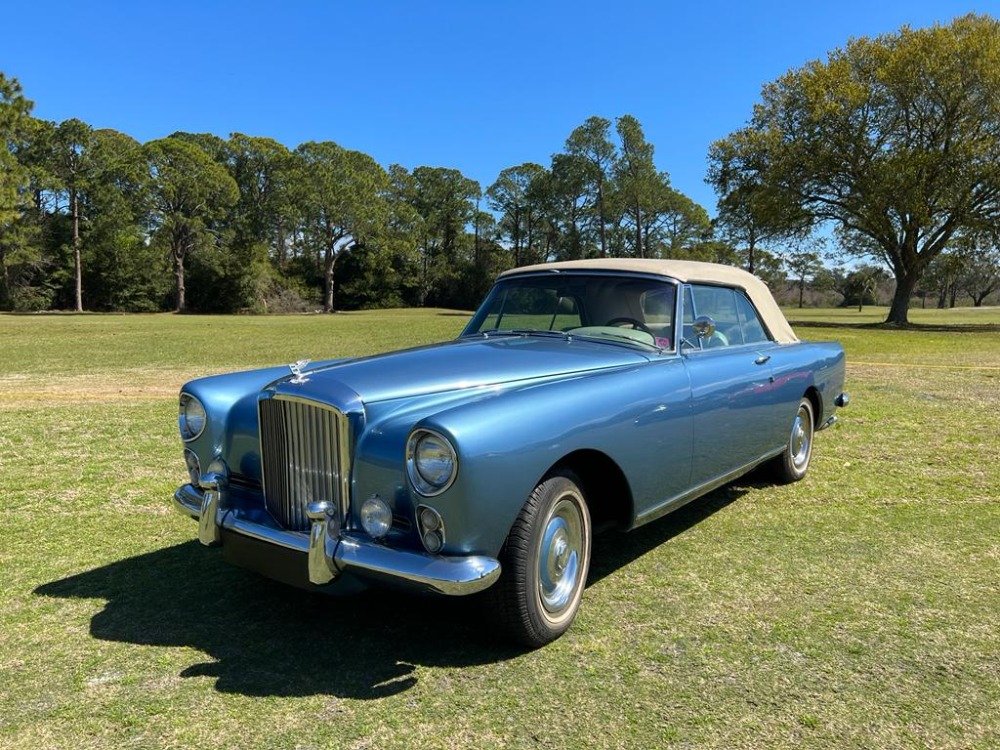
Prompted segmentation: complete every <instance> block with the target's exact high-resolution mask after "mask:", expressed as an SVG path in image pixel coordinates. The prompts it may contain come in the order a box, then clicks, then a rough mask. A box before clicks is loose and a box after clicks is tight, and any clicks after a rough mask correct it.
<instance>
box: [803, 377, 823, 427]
mask: <svg viewBox="0 0 1000 750" xmlns="http://www.w3.org/2000/svg"><path fill="white" fill-rule="evenodd" d="M802 397H803V398H807V399H809V403H811V404H812V409H813V429H814V430H818V429H819V426H820V425H821V424H823V397H822V396H820V394H819V390H818V389H817V388H816V386H814V385H811V386H809V387H808V388H806V392H805V393H804V394H802Z"/></svg>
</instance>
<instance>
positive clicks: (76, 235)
mask: <svg viewBox="0 0 1000 750" xmlns="http://www.w3.org/2000/svg"><path fill="white" fill-rule="evenodd" d="M70 201H71V203H72V205H73V270H74V272H75V274H76V311H77V312H83V263H82V261H81V259H80V199H79V197H78V196H77V194H76V190H73V191H71V192H70Z"/></svg>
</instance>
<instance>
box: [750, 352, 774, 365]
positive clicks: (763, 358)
mask: <svg viewBox="0 0 1000 750" xmlns="http://www.w3.org/2000/svg"><path fill="white" fill-rule="evenodd" d="M770 360H771V355H770V354H761V355H760V356H759V357H757V359H755V360H754V361H753V363H754V364H755V365H766V364H767V363H768V362H769V361H770Z"/></svg>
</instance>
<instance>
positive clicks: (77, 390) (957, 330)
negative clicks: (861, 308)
mask: <svg viewBox="0 0 1000 750" xmlns="http://www.w3.org/2000/svg"><path fill="white" fill-rule="evenodd" d="M852 313H853V314H852ZM914 313H915V314H914V319H915V320H916V322H918V323H921V324H923V325H925V326H927V327H928V328H926V329H924V330H904V331H892V330H884V329H879V328H865V327H858V324H866V323H873V322H877V321H878V320H881V319H882V318H884V314H885V311H884V309H882V310H878V309H874V308H866V310H865V312H864V313H862V314H861V315H859V314H858V313H857V311H815V310H812V311H808V310H807V311H801V312H800V311H789V315H790V317H791V318H792V319H793V321H797V322H798V323H799V326H800V327H798V329H797V330H798V332H799V334H800V335H801V336H802V337H803V338H810V339H829V338H837V339H840V340H841V341H842V342H843V343H844V345H845V348H846V349H847V352H848V358H849V365H848V390H849V391H850V393H851V396H852V403H851V406H850V407H849V408H848V409H846V410H844V411H843V412H841V422H840V424H839V425H837V426H836V427H834V428H833V429H831V430H828V431H826V432H824V433H821V434H820V435H819V436H818V437H817V443H816V450H815V453H814V459H813V466H812V469H811V471H810V474H809V476H808V477H807V478H806V480H805V481H803V482H800V483H798V484H796V485H793V486H787V487H777V486H772V485H769V484H766V483H764V482H762V481H760V480H758V479H756V478H750V479H747V480H743V481H740V482H738V483H736V484H734V485H731V486H729V487H726V488H724V489H722V490H720V491H718V492H715V493H713V494H712V495H710V496H708V497H706V498H703V499H702V500H700V501H697V502H695V503H693V504H691V505H689V506H687V507H686V508H685V509H683V510H681V511H680V512H678V513H676V514H674V515H672V516H669V517H667V518H665V519H663V520H662V521H659V522H657V523H655V524H652V525H650V526H647V527H644V528H643V529H640V530H639V531H637V532H635V533H634V534H630V535H619V534H612V535H608V536H605V537H601V538H599V539H598V542H597V544H596V547H595V557H594V561H593V566H592V572H591V578H590V582H589V586H588V588H587V591H586V593H585V596H584V603H583V608H582V610H581V613H580V616H579V618H578V620H577V622H576V624H575V625H574V627H573V628H572V629H571V630H570V631H569V632H568V633H567V634H566V635H565V636H564V637H563V638H562V639H560V640H559V641H557V642H555V643H554V644H552V645H550V646H548V647H546V648H544V649H541V650H539V651H534V652H527V653H525V652H522V651H518V650H515V649H512V648H509V647H507V646H504V645H501V644H497V643H495V642H493V641H491V640H490V639H489V637H488V636H486V635H484V634H483V633H482V629H481V628H480V626H479V618H480V614H479V611H478V610H477V609H476V606H475V604H474V603H472V602H469V601H465V600H439V599H420V598H414V597H408V596H402V595H398V594H391V593H385V592H371V593H368V594H364V595H361V596H358V597H354V598H345V599H331V598H325V597H320V596H314V595H310V594H308V593H305V592H300V591H297V590H292V589H288V588H285V587H282V586H281V585H279V584H275V583H271V582H269V581H267V580H264V579H261V578H257V577H255V576H253V575H251V574H249V573H246V572H244V571H242V570H239V569H236V568H233V567H230V566H227V565H226V564H225V563H223V561H222V559H221V556H220V554H219V552H218V550H210V549H206V548H203V547H201V546H200V545H199V544H198V543H197V542H196V541H195V537H196V532H197V528H196V525H195V524H194V523H192V522H191V521H189V520H188V519H185V518H182V517H181V516H179V515H177V514H175V513H174V512H173V511H172V510H171V509H170V497H171V493H172V492H173V490H174V488H175V487H176V485H177V484H178V483H179V482H180V481H181V480H182V479H183V477H184V476H185V472H184V469H183V461H182V458H181V446H180V441H179V439H178V438H177V437H176V402H175V398H176V392H177V390H178V388H179V386H180V385H181V383H182V382H183V381H184V380H185V379H187V378H189V377H193V376H197V375H202V374H207V373H212V372H218V371H224V370H230V369H237V368H249V367H255V366H258V365H265V364H278V363H283V362H291V361H293V360H296V359H299V358H302V357H311V358H314V359H321V358H327V357H333V356H346V355H357V354H368V353H373V352H377V351H383V350H387V349H392V348H398V347H403V346H409V345H415V344H418V343H423V342H428V341H433V340H440V339H444V338H448V337H450V336H453V335H454V334H455V333H457V332H458V331H459V330H460V328H461V326H462V325H463V323H464V321H465V317H464V316H463V315H461V314H456V313H448V312H446V311H439V310H430V311H412V310H404V311H388V312H364V313H350V314H338V315H333V316H295V317H261V318H256V317H228V318H223V317H177V316H171V315H158V316H92V315H83V316H70V315H42V316H9V315H4V316H0V497H2V498H3V503H2V505H0V636H2V638H0V747H3V748H10V749H12V750H29V749H30V750H37V749H39V748H66V749H67V750H70V749H72V750H81V749H83V748H212V749H214V748H289V749H292V748H301V749H303V750H305V749H307V748H359V749H360V748H466V747H468V748H498V747H510V748H521V747H525V748H588V747H599V748H644V749H646V748H660V747H678V748H681V747H684V748H689V747H697V748H783V747H789V748H790V747H809V748H838V749H839V748H900V747H903V748H996V747H998V746H1000V709H998V707H1000V585H998V581H1000V506H998V502H997V498H998V487H1000V463H998V457H1000V427H998V421H997V415H998V413H1000V326H998V324H1000V311H997V310H996V309H994V310H986V311H973V310H964V311H961V312H955V311H941V312H939V311H932V310H928V311H914ZM970 324H972V325H970Z"/></svg>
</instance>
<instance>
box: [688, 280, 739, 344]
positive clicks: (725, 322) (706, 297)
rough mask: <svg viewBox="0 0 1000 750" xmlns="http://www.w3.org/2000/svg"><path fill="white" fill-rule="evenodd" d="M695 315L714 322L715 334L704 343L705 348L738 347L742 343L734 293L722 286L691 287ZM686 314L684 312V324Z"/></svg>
mask: <svg viewBox="0 0 1000 750" xmlns="http://www.w3.org/2000/svg"><path fill="white" fill-rule="evenodd" d="M691 291H692V293H693V295H694V307H695V312H696V314H697V315H699V316H701V315H707V316H708V317H710V318H711V319H712V320H714V321H715V334H714V335H713V336H712V337H711V338H710V339H708V340H707V341H706V342H705V346H706V348H707V347H716V346H738V345H740V344H742V343H743V333H742V331H741V327H740V317H739V313H738V312H737V309H736V296H737V295H736V292H735V291H734V290H732V289H730V288H728V287H722V286H697V285H695V286H692V287H691ZM686 317H687V313H686V312H685V324H686V322H687V321H686Z"/></svg>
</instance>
